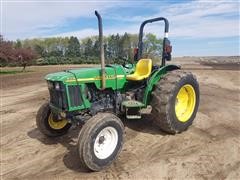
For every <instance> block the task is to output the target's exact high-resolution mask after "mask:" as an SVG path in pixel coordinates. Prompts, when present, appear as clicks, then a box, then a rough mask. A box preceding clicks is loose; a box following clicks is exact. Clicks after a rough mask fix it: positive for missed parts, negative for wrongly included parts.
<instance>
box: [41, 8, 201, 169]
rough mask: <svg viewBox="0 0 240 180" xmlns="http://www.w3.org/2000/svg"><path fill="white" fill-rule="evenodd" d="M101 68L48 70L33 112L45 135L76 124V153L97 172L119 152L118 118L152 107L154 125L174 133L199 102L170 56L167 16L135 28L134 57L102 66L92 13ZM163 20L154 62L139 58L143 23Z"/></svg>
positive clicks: (189, 77) (194, 85) (191, 79)
mask: <svg viewBox="0 0 240 180" xmlns="http://www.w3.org/2000/svg"><path fill="white" fill-rule="evenodd" d="M95 14H96V16H97V18H98V26H99V42H100V48H99V49H100V59H101V66H99V67H94V68H80V69H70V70H65V71H62V72H57V73H51V74H48V75H47V76H46V77H45V79H46V81H47V85H48V89H49V94H50V100H49V102H47V103H45V104H43V105H42V106H41V107H40V109H39V110H38V112H37V117H36V124H37V127H38V129H39V130H40V131H41V132H42V133H43V134H44V135H46V136H49V137H55V136H61V135H64V134H65V133H67V132H68V130H69V129H70V128H71V126H76V125H81V126H82V128H81V130H80V133H79V136H78V145H77V146H78V154H79V158H80V162H81V164H82V166H83V167H85V168H88V169H90V170H93V171H100V170H101V169H103V168H105V167H107V166H109V165H110V164H111V163H112V162H113V161H114V160H115V159H116V158H117V156H118V154H119V153H120V151H121V149H122V146H123V141H124V134H125V133H124V125H123V123H122V121H121V119H123V118H125V119H140V118H141V109H143V108H146V107H147V106H151V107H152V111H151V113H152V115H153V116H154V118H153V119H154V122H155V125H156V126H158V127H159V128H160V129H161V130H162V131H165V132H167V133H170V134H176V133H180V132H183V131H185V130H186V129H187V128H188V127H189V126H190V125H191V124H192V122H193V120H194V118H195V116H196V113H197V110H198V105H199V85H198V82H197V80H196V78H195V76H194V75H193V74H192V73H189V72H184V71H182V70H181V68H180V67H179V66H176V65H166V63H165V62H166V60H171V51H172V47H171V45H170V41H169V40H168V29H169V23H168V20H167V19H166V18H164V17H158V18H154V19H149V20H146V21H144V22H143V23H142V24H141V26H140V31H139V43H138V48H136V49H135V51H134V53H135V54H134V60H133V61H132V63H131V62H127V61H125V63H124V64H107V65H105V60H104V48H103V31H102V18H101V16H100V15H99V13H98V12H97V11H95ZM157 21H163V22H164V24H165V29H164V32H165V33H164V39H163V49H162V58H161V62H160V63H159V64H160V65H157V64H155V65H153V62H152V60H151V59H146V58H143V57H142V56H143V46H144V44H143V29H144V26H145V25H146V24H148V23H153V22H157Z"/></svg>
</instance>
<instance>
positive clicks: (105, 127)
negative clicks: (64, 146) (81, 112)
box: [78, 113, 124, 171]
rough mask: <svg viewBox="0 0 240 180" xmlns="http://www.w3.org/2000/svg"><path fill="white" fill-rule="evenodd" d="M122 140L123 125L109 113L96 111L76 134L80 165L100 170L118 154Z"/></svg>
mask: <svg viewBox="0 0 240 180" xmlns="http://www.w3.org/2000/svg"><path fill="white" fill-rule="evenodd" d="M123 141H124V126H123V123H122V122H121V120H120V119H119V118H118V117H117V116H115V115H113V114H111V113H98V114H97V115H95V116H93V117H92V118H91V119H89V120H88V121H87V122H86V124H84V125H83V127H82V129H81V131H80V133H79V136H78V152H79V157H80V162H81V165H82V167H84V168H86V169H90V170H92V171H100V170H102V169H103V168H105V167H107V166H109V165H110V164H111V163H112V162H113V161H114V160H115V159H116V158H117V156H118V154H119V153H120V151H121V149H122V145H123Z"/></svg>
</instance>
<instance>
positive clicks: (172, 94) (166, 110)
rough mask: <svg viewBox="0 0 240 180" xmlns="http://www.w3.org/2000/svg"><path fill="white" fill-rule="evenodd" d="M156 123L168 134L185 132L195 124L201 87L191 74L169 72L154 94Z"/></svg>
mask: <svg viewBox="0 0 240 180" xmlns="http://www.w3.org/2000/svg"><path fill="white" fill-rule="evenodd" d="M151 105H152V113H153V116H154V120H155V123H156V124H157V125H158V126H159V127H160V128H161V129H162V130H163V131H166V132H168V133H172V134H175V133H180V132H182V131H185V130H186V129H187V128H188V127H189V126H190V125H191V124H192V122H193V120H194V118H195V116H196V113H197V110H198V106H199V85H198V82H197V80H196V78H195V76H193V75H192V74H191V73H187V72H184V71H181V70H176V71H171V72H168V73H167V74H166V75H165V76H164V77H163V78H162V79H161V80H160V81H159V82H158V84H157V85H156V87H155V89H154V91H153V92H152V101H151Z"/></svg>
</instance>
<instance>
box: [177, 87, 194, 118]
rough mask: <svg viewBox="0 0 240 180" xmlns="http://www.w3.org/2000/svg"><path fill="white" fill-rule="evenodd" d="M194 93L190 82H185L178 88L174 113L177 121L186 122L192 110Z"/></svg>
mask: <svg viewBox="0 0 240 180" xmlns="http://www.w3.org/2000/svg"><path fill="white" fill-rule="evenodd" d="M195 104H196V94H195V90H194V88H193V87H192V86H191V85H190V84H186V85H184V86H182V87H181V89H180V90H179V92H178V94H177V97H176V101H175V113H176V116H177V118H178V120H179V121H181V122H187V121H188V120H189V119H190V117H191V116H192V113H193V111H194V108H195Z"/></svg>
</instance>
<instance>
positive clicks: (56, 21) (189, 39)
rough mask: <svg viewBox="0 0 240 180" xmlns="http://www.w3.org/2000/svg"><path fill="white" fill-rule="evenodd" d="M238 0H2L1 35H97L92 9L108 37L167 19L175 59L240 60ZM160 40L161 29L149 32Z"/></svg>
mask: <svg viewBox="0 0 240 180" xmlns="http://www.w3.org/2000/svg"><path fill="white" fill-rule="evenodd" d="M239 8H240V3H239V1H238V0H225V1H222V0H215V1H214V0H193V1H186V0H183V1H181V0H178V1H177V0H168V1H167V0H165V1H164V0H162V1H140V0H139V1H126V0H125V1H123V0H122V1H114V0H111V1H108V0H104V1H78V0H70V1H64V0H58V1H56V0H55V1H50V0H49V1H47V0H38V1H35V0H24V1H21V0H18V1H17V0H14V1H13V0H1V34H3V35H4V37H5V38H6V39H9V40H16V39H25V38H35V37H38V38H44V37H56V36H72V35H73V36H77V37H78V38H80V39H81V38H84V37H87V36H91V35H97V34H98V30H97V19H96V17H95V15H94V10H98V11H99V12H100V13H101V15H102V17H103V24H104V34H105V35H109V34H116V33H120V34H123V33H124V32H129V33H138V31H139V25H140V24H141V22H142V21H144V20H146V19H149V18H154V17H160V16H163V17H166V18H168V20H169V22H170V33H169V39H170V40H171V42H172V45H173V56H203V55H205V56H211V55H240V52H239V51H240V50H239V40H240V35H239V34H240V32H239V31H240V30H239V29H240V25H239ZM145 32H151V33H154V34H156V35H157V36H159V37H162V36H163V24H161V23H154V24H150V25H148V26H147V27H146V28H145Z"/></svg>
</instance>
